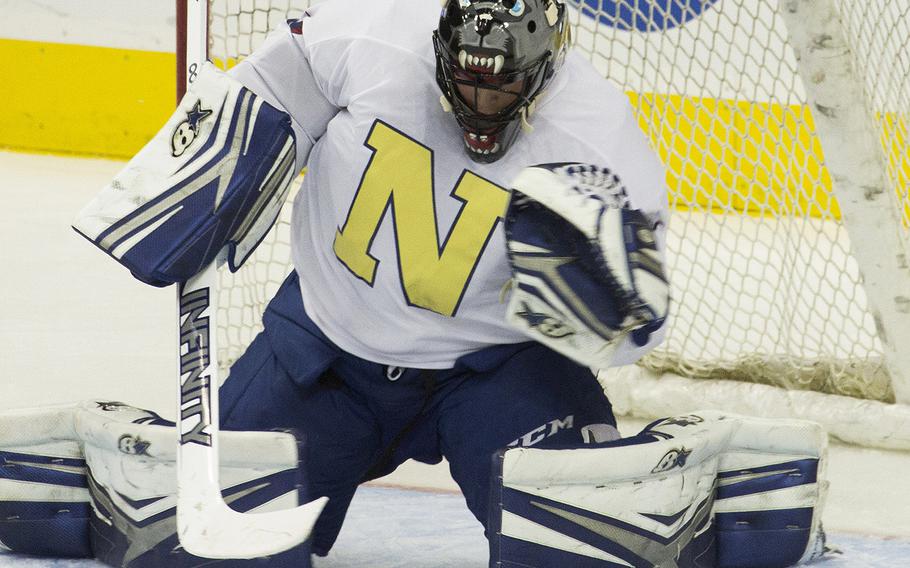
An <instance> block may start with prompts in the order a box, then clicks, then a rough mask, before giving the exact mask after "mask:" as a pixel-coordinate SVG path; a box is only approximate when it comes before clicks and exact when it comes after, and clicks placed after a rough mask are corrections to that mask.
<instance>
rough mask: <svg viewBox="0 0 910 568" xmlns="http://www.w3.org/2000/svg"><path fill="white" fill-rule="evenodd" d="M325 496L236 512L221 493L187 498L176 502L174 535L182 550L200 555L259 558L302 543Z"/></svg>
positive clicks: (320, 511) (222, 557) (219, 557)
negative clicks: (270, 508) (278, 507)
mask: <svg viewBox="0 0 910 568" xmlns="http://www.w3.org/2000/svg"><path fill="white" fill-rule="evenodd" d="M327 502H328V498H326V497H320V498H319V499H316V500H315V501H310V502H309V503H307V504H305V505H301V506H300V507H297V508H295V509H286V510H283V511H272V512H269V513H238V512H237V511H234V510H233V509H231V508H230V507H228V506H227V505H226V504H225V503H224V501H222V500H221V497H220V496H218V498H217V500H215V501H213V502H212V501H209V502H206V501H205V500H203V499H192V498H187V499H185V500H181V501H180V502H178V505H177V535H178V538H179V539H180V544H181V545H182V546H183V548H184V550H186V551H187V552H189V553H190V554H193V555H195V556H200V557H203V558H217V559H228V558H259V557H263V556H270V555H273V554H278V553H280V552H284V551H286V550H289V549H291V548H294V547H295V546H297V545H299V544H301V543H302V542H303V541H305V540H306V539H307V538H309V536H310V533H311V532H312V530H313V525H315V524H316V519H318V518H319V515H320V513H322V509H323V507H325V504H326V503H327Z"/></svg>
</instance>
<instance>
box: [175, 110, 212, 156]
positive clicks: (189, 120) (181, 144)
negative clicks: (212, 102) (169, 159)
mask: <svg viewBox="0 0 910 568" xmlns="http://www.w3.org/2000/svg"><path fill="white" fill-rule="evenodd" d="M211 114H212V111H211V110H209V109H204V108H202V101H196V104H195V105H193V108H192V109H190V111H189V112H187V113H186V120H184V121H183V122H181V123H180V124H178V125H177V128H176V129H175V130H174V133H173V134H172V135H171V155H172V156H174V157H175V158H176V157H178V156H181V155H183V153H184V152H186V149H187V148H189V147H190V145H191V144H192V143H193V141H194V140H195V139H196V136H197V135H198V134H199V125H200V123H201V122H202V121H203V120H205V119H206V118H208V117H209V115H211Z"/></svg>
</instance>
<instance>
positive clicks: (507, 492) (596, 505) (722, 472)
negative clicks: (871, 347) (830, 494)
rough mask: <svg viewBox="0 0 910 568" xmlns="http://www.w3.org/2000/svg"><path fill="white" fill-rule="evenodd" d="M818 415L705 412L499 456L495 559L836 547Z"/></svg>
mask: <svg viewBox="0 0 910 568" xmlns="http://www.w3.org/2000/svg"><path fill="white" fill-rule="evenodd" d="M826 449H827V437H826V435H825V433H824V431H823V430H822V429H821V427H820V426H819V425H817V424H814V423H811V422H806V421H799V420H764V419H757V418H747V417H743V416H733V415H725V414H722V413H718V412H713V411H708V412H697V413H694V414H691V415H687V416H680V417H675V418H667V419H664V420H660V421H657V422H655V423H652V424H651V425H649V426H648V427H647V428H645V429H644V430H643V431H642V432H641V433H640V434H639V435H638V436H635V437H633V438H625V439H621V440H618V441H616V442H608V443H605V444H598V445H589V446H584V447H578V448H575V449H558V450H544V449H533V448H511V449H507V450H504V451H502V452H500V454H499V455H498V456H497V458H496V459H495V460H494V464H495V465H494V467H497V468H498V470H499V475H498V476H497V477H498V479H499V480H500V485H499V486H498V487H495V486H494V488H493V496H492V498H493V502H492V503H491V509H490V511H491V519H490V527H491V530H490V532H491V533H492V534H491V537H490V566H499V567H502V568H532V567H533V568H543V567H551V566H572V567H573V568H607V567H620V566H622V567H630V566H631V567H636V568H638V567H652V566H653V567H657V566H659V567H671V566H672V567H678V568H715V567H717V568H783V567H785V566H792V565H794V564H797V563H798V562H805V561H809V560H813V559H816V558H819V557H820V556H821V555H822V554H823V552H824V541H825V538H824V532H823V531H822V528H821V512H822V507H823V505H824V498H825V494H826V491H827V481H825V479H824V471H825V459H826V458H825V455H826Z"/></svg>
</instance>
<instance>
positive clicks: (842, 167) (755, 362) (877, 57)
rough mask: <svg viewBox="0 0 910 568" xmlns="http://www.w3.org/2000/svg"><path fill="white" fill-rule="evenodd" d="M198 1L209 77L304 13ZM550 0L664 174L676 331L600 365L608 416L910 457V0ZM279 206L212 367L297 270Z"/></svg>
mask: <svg viewBox="0 0 910 568" xmlns="http://www.w3.org/2000/svg"><path fill="white" fill-rule="evenodd" d="M182 1H184V2H185V1H197V0H182ZM208 1H209V16H208V54H209V58H210V59H211V60H212V61H214V62H215V63H216V64H217V65H220V66H222V67H229V66H230V65H232V64H234V63H235V62H236V61H238V60H240V59H242V58H243V57H245V56H246V55H248V54H249V53H251V52H252V50H254V49H255V48H256V46H257V45H259V44H260V43H261V42H262V41H263V40H264V38H265V36H266V35H267V33H268V31H269V30H270V29H272V28H274V27H275V26H277V25H279V24H280V23H281V22H283V21H284V20H285V18H295V17H300V15H301V14H302V13H303V12H304V11H305V10H306V9H307V8H308V7H309V5H310V3H311V2H310V1H309V0H208ZM318 1H321V0H312V2H313V3H316V2H318ZM324 1H333V0H324ZM427 1H434V2H435V1H436V0H427ZM565 1H566V4H567V5H568V6H569V12H570V18H569V19H570V22H571V24H572V26H573V31H574V34H573V35H574V38H575V46H576V49H578V50H579V51H580V52H581V53H583V54H584V55H585V57H587V58H588V59H589V60H590V61H591V62H592V63H593V65H594V66H595V68H596V69H598V71H599V72H600V73H601V74H602V75H603V76H605V77H606V78H608V79H609V80H610V81H612V82H614V83H615V84H616V85H617V86H618V87H620V88H621V89H623V90H624V91H625V92H626V93H627V94H628V96H629V98H630V101H631V102H632V105H633V108H634V109H635V112H636V115H637V118H638V122H639V125H640V127H641V128H642V130H643V131H644V132H645V133H646V134H647V136H648V137H649V139H650V141H651V144H652V147H653V148H654V149H655V151H656V152H657V153H658V154H659V155H660V157H661V159H662V161H663V163H664V165H665V167H666V170H667V187H668V193H669V199H670V207H671V220H670V225H669V229H668V254H667V261H668V272H669V275H670V280H671V286H672V295H673V303H672V306H671V312H670V322H669V326H670V328H669V332H668V335H667V339H666V341H665V342H664V343H663V344H662V345H661V346H659V347H658V348H657V349H656V350H655V351H654V352H653V353H651V354H650V355H649V356H647V357H646V358H645V359H644V360H643V361H641V362H640V364H639V365H637V366H633V367H628V368H624V369H612V370H609V371H606V372H602V373H601V374H600V376H601V379H602V382H603V383H604V385H605V388H606V389H607V391H608V394H609V396H610V398H611V400H612V401H613V403H614V406H615V408H616V409H617V410H618V411H620V412H623V413H631V414H635V415H638V416H642V417H659V416H666V415H669V414H676V413H684V412H688V411H691V410H694V409H696V408H698V407H703V406H708V405H710V406H714V407H717V408H721V409H724V410H728V411H731V412H744V413H748V414H754V415H759V416H768V417H772V416H778V417H785V416H792V417H806V418H812V419H815V420H817V421H819V422H821V423H822V424H824V425H825V426H826V428H827V429H828V430H829V432H831V433H832V434H833V435H834V436H836V437H838V438H840V439H842V440H845V441H848V442H851V443H857V444H862V445H867V446H880V447H890V448H899V449H910V349H902V346H903V345H905V344H907V343H908V340H910V268H908V260H907V259H908V257H907V256H906V252H907V251H906V249H907V243H908V238H910V196H908V193H910V131H908V129H910V81H907V80H906V78H907V77H908V76H910V47H908V46H907V45H905V38H907V37H910V5H908V0H899V1H896V0H864V1H863V2H855V1H853V0H565ZM178 13H179V12H178ZM428 33H429V30H428ZM595 104H596V101H595ZM286 209H289V208H286ZM288 215H289V211H287V210H286V211H285V212H283V214H282V216H283V218H284V219H285V220H284V221H282V222H280V223H279V224H278V226H277V227H276V228H275V230H274V231H273V235H271V236H270V237H269V238H268V239H267V240H266V241H265V242H263V244H262V246H260V247H259V249H258V250H257V251H256V253H255V254H254V256H253V257H252V258H251V259H250V261H249V262H248V264H247V265H246V266H244V267H243V268H242V269H241V271H240V272H238V273H237V274H235V275H231V274H227V273H225V274H224V275H223V278H224V281H223V283H222V289H223V297H222V298H221V299H220V300H219V312H220V313H222V314H223V315H222V317H221V318H220V319H221V320H222V321H225V320H227V321H229V322H230V323H229V325H227V326H224V327H222V328H221V329H219V338H220V342H219V344H220V345H221V349H222V350H223V351H224V352H223V353H222V354H221V356H220V357H219V359H220V360H223V361H231V360H233V359H234V358H236V357H237V356H239V354H240V353H242V352H243V350H244V349H245V346H246V344H247V343H248V342H249V341H251V340H252V338H253V337H254V336H255V334H256V333H257V332H258V330H259V325H260V324H259V317H260V315H261V311H262V309H263V308H264V306H265V304H266V302H267V301H268V299H269V298H270V297H271V296H272V294H274V292H275V290H276V289H277V287H278V286H279V285H280V283H281V281H282V280H283V278H284V276H285V275H286V274H287V272H288V271H289V270H290V264H289V252H290V244H289V240H288V239H289V226H288V224H287V222H286V219H287V216H288Z"/></svg>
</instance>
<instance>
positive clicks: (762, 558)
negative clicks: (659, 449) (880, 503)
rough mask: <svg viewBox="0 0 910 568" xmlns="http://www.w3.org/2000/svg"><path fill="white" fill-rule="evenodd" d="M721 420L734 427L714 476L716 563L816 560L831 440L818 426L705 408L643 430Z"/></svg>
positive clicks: (680, 432) (672, 432)
mask: <svg viewBox="0 0 910 568" xmlns="http://www.w3.org/2000/svg"><path fill="white" fill-rule="evenodd" d="M721 422H734V423H736V428H735V429H734V430H733V435H732V436H731V438H730V442H729V446H728V448H727V450H726V451H725V452H724V453H723V455H722V457H721V461H720V464H719V470H718V474H717V481H718V487H717V492H716V495H715V500H714V525H715V536H716V539H717V560H718V564H717V565H718V566H722V567H731V568H735V567H755V568H771V567H776V566H792V565H794V564H797V563H798V562H809V561H811V560H814V559H816V558H819V557H821V556H822V555H823V554H824V552H825V533H824V530H823V528H822V523H821V516H822V510H823V508H824V504H825V497H826V495H827V491H828V481H827V480H826V478H825V470H826V467H827V448H828V437H827V434H826V433H825V431H824V429H822V427H821V426H819V425H818V424H816V423H814V422H809V421H805V420H783V419H762V418H747V417H743V416H734V415H725V414H723V413H720V412H716V411H704V412H697V413H694V414H693V415H691V416H683V417H677V418H675V419H666V420H663V421H658V422H656V423H654V424H651V425H650V426H649V427H648V428H646V429H645V430H644V431H643V432H642V434H645V435H653V436H670V437H673V438H679V437H682V436H685V435H686V434H687V432H688V431H689V430H691V429H693V428H707V427H713V424H717V423H721Z"/></svg>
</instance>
